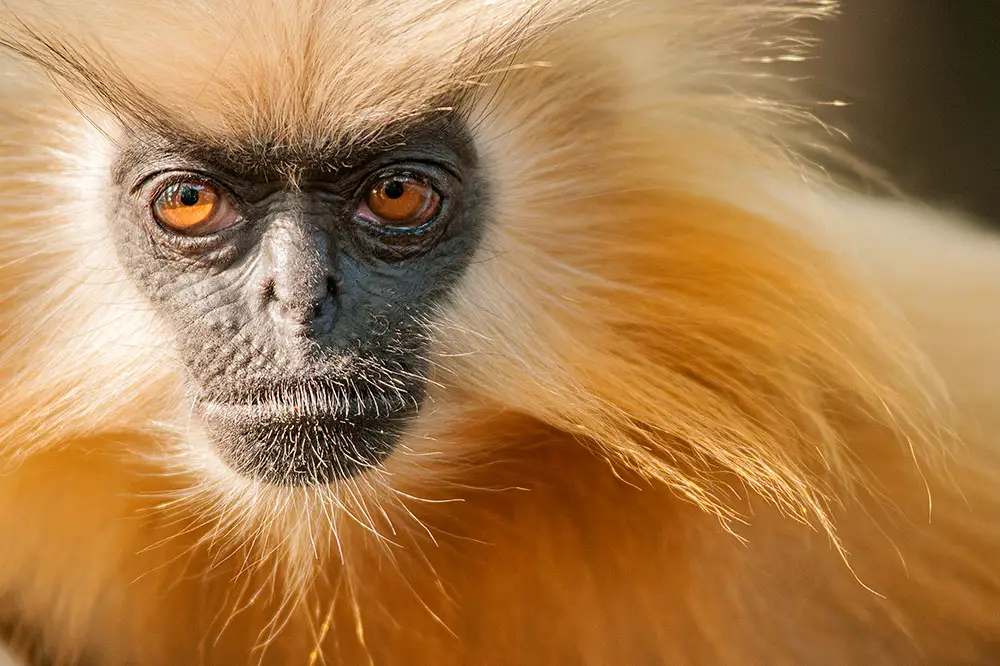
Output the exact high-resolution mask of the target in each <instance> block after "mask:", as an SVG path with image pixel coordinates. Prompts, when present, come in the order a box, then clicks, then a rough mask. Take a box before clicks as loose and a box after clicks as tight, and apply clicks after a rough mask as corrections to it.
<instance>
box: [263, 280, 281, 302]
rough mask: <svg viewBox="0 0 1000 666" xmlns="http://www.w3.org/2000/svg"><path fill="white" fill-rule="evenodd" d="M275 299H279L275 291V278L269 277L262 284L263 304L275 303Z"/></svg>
mask: <svg viewBox="0 0 1000 666" xmlns="http://www.w3.org/2000/svg"><path fill="white" fill-rule="evenodd" d="M275 300H277V294H276V293H275V284H274V279H273V278H268V279H267V280H265V281H264V284H263V285H261V289H260V302H261V304H262V305H267V304H268V303H273V302H274V301H275Z"/></svg>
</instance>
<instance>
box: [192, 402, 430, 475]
mask: <svg viewBox="0 0 1000 666" xmlns="http://www.w3.org/2000/svg"><path fill="white" fill-rule="evenodd" d="M257 395H258V396H260V397H256V398H253V399H246V398H244V399H241V400H234V401H207V400H205V401H200V402H199V403H198V404H197V407H196V409H197V411H198V413H199V416H200V417H201V420H202V422H203V423H204V424H205V426H206V427H207V429H208V432H209V435H210V436H211V438H212V440H213V444H214V446H215V448H216V452H217V453H218V455H219V457H220V458H221V459H222V461H223V462H225V463H226V465H228V466H229V467H230V468H231V469H233V470H234V471H235V472H237V473H239V474H241V475H243V476H246V477H248V478H252V479H255V480H258V481H262V482H264V483H268V484H274V485H282V486H309V485H320V484H329V483H333V482H335V481H338V480H344V479H348V478H351V477H354V476H357V475H360V474H363V473H364V472H366V471H368V470H371V469H373V468H376V467H378V466H380V465H381V464H382V462H384V461H385V459H386V458H388V457H389V455H390V454H391V453H392V452H393V450H394V449H395V448H396V445H397V443H398V441H399V439H400V437H401V435H402V432H403V429H404V428H405V426H406V424H407V423H408V422H409V421H410V420H411V419H412V418H413V417H414V416H415V415H416V413H417V411H418V410H419V403H420V398H421V397H422V390H420V391H414V390H413V389H411V390H408V391H405V392H404V391H395V392H393V393H391V394H390V393H387V392H384V391H375V390H366V391H365V392H364V394H363V395H362V394H361V393H360V392H358V391H356V390H355V391H351V392H348V391H345V390H343V389H342V388H340V389H338V388H335V387H331V386H327V385H324V384H316V383H310V384H308V385H298V386H293V387H282V389H281V390H271V391H267V392H258V394H257ZM265 396H266V397H265ZM415 396H416V397H415Z"/></svg>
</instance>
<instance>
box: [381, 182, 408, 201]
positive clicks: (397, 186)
mask: <svg viewBox="0 0 1000 666" xmlns="http://www.w3.org/2000/svg"><path fill="white" fill-rule="evenodd" d="M405 190H406V186H405V185H403V183H402V181H399V180H390V181H389V182H388V183H386V184H385V196H387V197H389V198H390V199H398V198H399V197H401V196H403V192H404V191H405Z"/></svg>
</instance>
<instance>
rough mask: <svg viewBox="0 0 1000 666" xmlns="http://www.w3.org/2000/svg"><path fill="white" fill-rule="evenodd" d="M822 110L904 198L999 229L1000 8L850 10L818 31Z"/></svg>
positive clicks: (901, 0)
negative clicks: (835, 103) (837, 103)
mask: <svg viewBox="0 0 1000 666" xmlns="http://www.w3.org/2000/svg"><path fill="white" fill-rule="evenodd" d="M819 34H820V37H821V38H822V43H821V45H820V47H819V57H820V60H819V63H818V64H819V71H818V72H817V75H816V77H815V79H816V85H817V86H820V83H819V82H822V85H821V87H819V89H818V92H819V93H820V94H822V95H823V96H824V98H826V99H834V98H836V99H841V100H844V101H847V102H849V103H850V104H849V105H848V106H846V107H822V108H823V111H822V113H821V115H822V117H823V118H824V119H825V120H828V121H831V122H832V123H833V124H834V125H835V126H836V127H838V128H839V129H843V130H845V131H847V132H848V134H849V135H850V138H851V146H852V149H853V151H854V152H855V153H857V154H859V155H860V156H861V157H863V158H864V159H866V160H868V161H870V162H871V163H873V164H874V165H876V166H878V167H881V168H883V169H884V170H885V171H886V172H887V173H888V174H890V175H891V177H892V179H893V182H894V183H895V184H896V185H898V186H899V187H900V188H901V189H902V190H903V191H905V192H907V193H910V194H914V195H916V196H918V197H921V198H924V199H928V200H931V201H935V202H938V203H943V204H945V205H949V206H952V207H955V208H958V209H961V210H965V211H969V212H972V213H975V214H978V215H980V216H983V217H986V218H988V219H989V220H991V221H992V222H993V223H994V224H995V225H996V226H997V227H998V228H1000V0H980V1H977V0H843V6H842V13H841V16H840V18H839V19H838V20H836V21H833V22H828V23H826V24H824V25H821V26H820V27H819Z"/></svg>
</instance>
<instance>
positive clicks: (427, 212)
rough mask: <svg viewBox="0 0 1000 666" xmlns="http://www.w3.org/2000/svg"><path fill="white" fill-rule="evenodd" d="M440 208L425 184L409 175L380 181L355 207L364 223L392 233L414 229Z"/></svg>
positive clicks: (435, 195) (372, 186)
mask: <svg viewBox="0 0 1000 666" xmlns="http://www.w3.org/2000/svg"><path fill="white" fill-rule="evenodd" d="M440 208H441V196H440V195H439V194H438V193H437V191H436V190H435V189H434V187H433V186H432V185H431V184H430V183H428V182H426V181H425V180H423V179H421V178H418V177H416V176H411V175H408V174H397V175H392V176H388V177H385V178H381V179H380V180H378V181H376V182H375V183H374V184H372V185H371V186H370V187H369V188H368V191H367V192H366V193H365V196H364V198H363V199H362V200H361V201H360V202H359V203H358V208H357V215H358V216H359V217H360V218H362V219H363V220H364V221H365V222H368V223H373V224H377V225H379V226H382V227H388V228H391V229H400V230H403V229H416V228H417V227H419V226H421V225H422V224H424V223H425V222H427V221H429V220H430V219H431V218H432V217H434V215H435V214H437V212H438V210H440Z"/></svg>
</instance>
